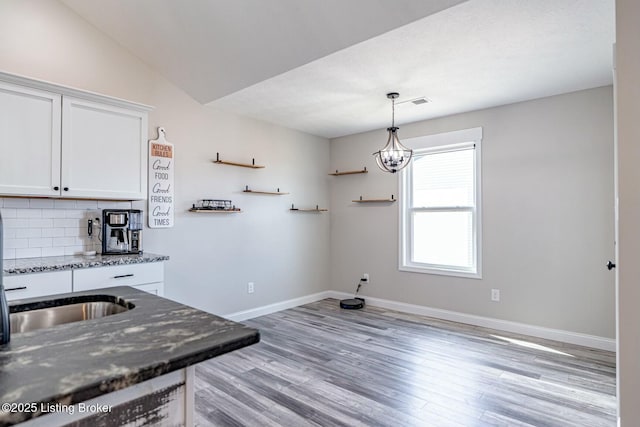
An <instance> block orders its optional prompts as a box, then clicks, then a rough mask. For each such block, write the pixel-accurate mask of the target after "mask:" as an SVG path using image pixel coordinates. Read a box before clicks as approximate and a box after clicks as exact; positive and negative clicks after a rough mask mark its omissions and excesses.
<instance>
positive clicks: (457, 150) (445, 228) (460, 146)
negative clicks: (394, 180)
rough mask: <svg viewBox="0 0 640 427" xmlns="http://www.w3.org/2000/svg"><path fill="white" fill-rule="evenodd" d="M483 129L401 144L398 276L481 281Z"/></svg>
mask: <svg viewBox="0 0 640 427" xmlns="http://www.w3.org/2000/svg"><path fill="white" fill-rule="evenodd" d="M481 140H482V128H474V129H466V130H462V131H456V132H447V133H443V134H438V135H430V136H424V137H419V138H412V139H407V140H403V141H402V143H403V144H405V145H406V146H407V147H410V148H413V150H414V151H413V159H412V160H411V163H410V164H409V165H408V166H407V167H406V168H405V169H404V170H403V171H402V173H401V178H400V196H401V198H400V200H401V201H402V203H401V204H400V270H404V271H414V272H420V273H432V274H445V275H452V276H462V277H472V278H480V277H481V251H480V248H481V245H480V243H481V240H480V237H481V229H482V227H481V222H480V218H481V211H480V201H481V199H480V176H481V175H480V158H481V156H480V153H481V150H480V143H481Z"/></svg>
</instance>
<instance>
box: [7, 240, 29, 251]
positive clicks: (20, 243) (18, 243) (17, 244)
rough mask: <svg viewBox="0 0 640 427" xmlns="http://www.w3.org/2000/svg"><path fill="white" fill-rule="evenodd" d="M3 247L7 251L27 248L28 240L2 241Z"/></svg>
mask: <svg viewBox="0 0 640 427" xmlns="http://www.w3.org/2000/svg"><path fill="white" fill-rule="evenodd" d="M4 247H5V248H7V249H19V248H28V247H29V240H28V239H4Z"/></svg>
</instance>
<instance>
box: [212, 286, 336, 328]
mask: <svg viewBox="0 0 640 427" xmlns="http://www.w3.org/2000/svg"><path fill="white" fill-rule="evenodd" d="M330 292H331V291H323V292H318V293H317V294H311V295H305V296H303V297H299V298H293V299H289V300H286V301H281V302H276V303H273V304H269V305H263V306H262V307H256V308H252V309H249V310H244V311H237V312H235V313H231V314H226V315H224V316H223V317H224V318H225V319H229V320H233V321H235V322H242V321H243V320H247V319H253V318H254V317H259V316H265V315H267V314H271V313H275V312H276V311H282V310H286V309H288V308H293V307H298V306H300V305H304V304H309V303H312V302H316V301H320V300H323V299H326V298H333V297H332V296H331V295H330Z"/></svg>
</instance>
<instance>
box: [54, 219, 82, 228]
mask: <svg viewBox="0 0 640 427" xmlns="http://www.w3.org/2000/svg"><path fill="white" fill-rule="evenodd" d="M53 227H56V228H57V227H64V228H78V227H80V220H79V219H75V218H64V219H62V218H55V219H54V220H53Z"/></svg>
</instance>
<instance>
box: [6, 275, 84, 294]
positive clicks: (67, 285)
mask: <svg viewBox="0 0 640 427" xmlns="http://www.w3.org/2000/svg"><path fill="white" fill-rule="evenodd" d="M71 280H72V279H71V270H67V271H55V272H51V273H31V274H19V275H16V276H5V277H4V279H3V281H4V289H5V292H6V294H7V300H9V301H15V300H19V299H25V298H35V297H42V296H46V295H55V294H65V293H67V292H71V291H72V290H73V289H72V286H71Z"/></svg>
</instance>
